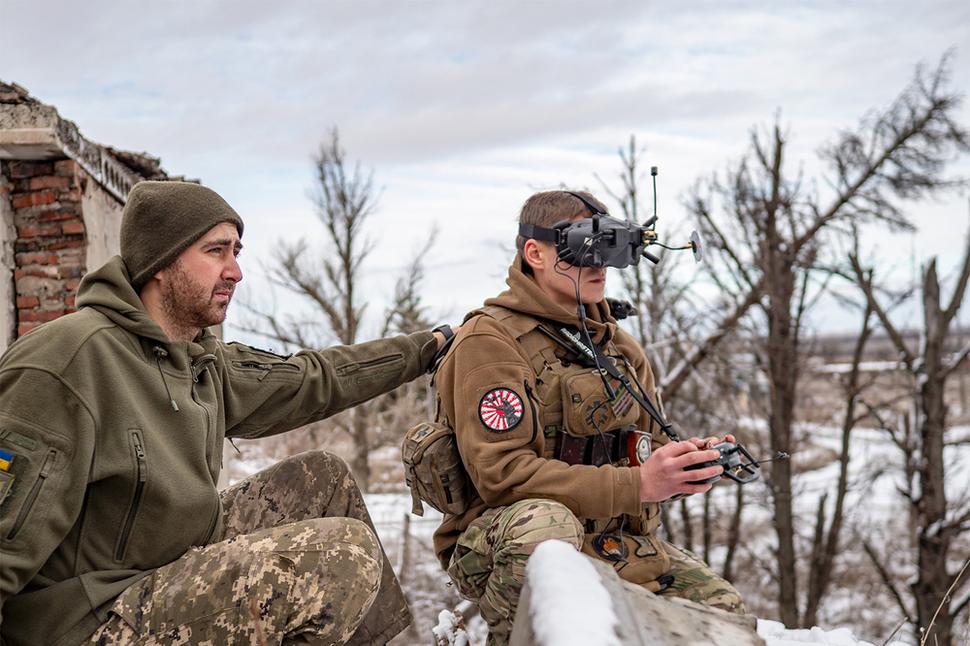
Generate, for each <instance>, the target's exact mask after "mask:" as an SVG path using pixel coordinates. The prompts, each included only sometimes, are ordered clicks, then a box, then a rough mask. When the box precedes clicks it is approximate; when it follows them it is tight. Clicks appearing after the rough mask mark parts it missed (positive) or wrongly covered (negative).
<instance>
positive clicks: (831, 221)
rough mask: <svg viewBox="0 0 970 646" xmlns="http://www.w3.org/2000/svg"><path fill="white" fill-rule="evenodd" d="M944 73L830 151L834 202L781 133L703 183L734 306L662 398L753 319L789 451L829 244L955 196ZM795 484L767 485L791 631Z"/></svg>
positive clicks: (962, 144)
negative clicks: (805, 337)
mask: <svg viewBox="0 0 970 646" xmlns="http://www.w3.org/2000/svg"><path fill="white" fill-rule="evenodd" d="M947 63H948V57H944V58H943V60H942V61H941V63H940V65H939V66H938V67H937V68H936V69H935V70H934V71H933V72H931V73H929V74H927V73H925V71H924V70H923V69H922V68H918V69H917V72H916V74H915V76H914V79H913V81H912V82H911V83H910V84H909V86H907V87H906V89H905V90H904V91H903V92H902V93H901V94H900V95H899V97H898V98H897V99H896V100H895V101H894V102H893V103H892V104H891V105H890V106H889V107H888V108H887V109H885V110H883V111H881V112H876V113H873V114H871V115H870V116H868V117H866V118H865V119H863V121H862V123H861V124H860V125H859V127H858V128H857V129H855V130H853V131H845V132H842V133H840V135H839V136H838V138H837V141H836V143H835V144H833V145H831V146H830V147H828V148H826V149H824V150H823V153H822V155H823V161H825V162H827V165H828V174H827V175H826V180H827V182H828V185H829V189H830V191H829V193H831V195H830V196H829V197H828V198H827V199H822V198H821V197H820V195H819V193H818V190H817V189H815V188H811V187H807V186H806V185H805V182H804V179H803V178H802V177H801V176H800V174H794V175H792V174H790V173H789V172H788V171H787V169H786V165H785V163H784V161H785V149H786V137H787V135H786V134H785V133H783V132H782V129H781V128H780V126H778V125H777V124H776V125H775V126H774V127H772V128H771V129H769V130H767V131H754V132H753V133H752V135H751V145H750V149H749V151H748V152H747V153H746V154H745V156H744V157H743V158H742V159H741V160H740V161H739V162H738V163H737V164H736V165H734V166H733V167H731V168H730V169H729V170H728V172H727V173H726V175H725V177H724V179H720V178H718V177H717V176H714V177H713V178H711V179H709V180H706V181H702V182H699V183H698V185H697V186H696V187H695V189H694V191H693V192H692V194H691V196H690V198H689V200H688V205H687V206H688V208H689V210H690V211H691V213H692V214H693V215H694V217H695V218H696V219H697V221H698V222H699V224H700V226H701V228H702V230H703V232H704V233H705V237H706V239H707V241H708V244H709V247H711V248H713V249H714V251H715V255H716V262H715V263H714V267H713V270H712V271H711V273H710V275H711V277H712V278H713V279H714V280H715V281H716V283H717V284H718V285H719V286H720V288H721V289H722V290H723V292H724V293H725V294H727V295H729V298H730V302H731V303H732V305H731V306H730V307H729V308H728V309H727V312H726V314H725V315H724V317H723V319H722V323H721V324H720V325H717V326H715V328H714V330H713V332H712V333H711V335H710V336H709V337H708V338H707V339H705V341H703V342H701V343H700V344H698V345H697V346H696V348H693V349H692V350H691V351H690V352H689V353H688V355H687V357H686V358H685V360H684V361H683V362H681V364H680V365H678V366H676V367H674V368H673V369H672V370H671V371H670V373H669V374H668V378H667V380H666V381H665V382H664V387H665V394H669V392H670V391H671V390H674V391H676V390H677V389H678V388H679V387H680V386H681V385H682V384H683V383H684V380H685V379H686V376H687V373H689V370H690V368H691V367H692V366H694V365H697V364H699V363H700V361H702V360H703V359H704V358H705V356H706V355H707V354H709V353H710V351H711V349H712V348H713V346H714V345H715V344H716V343H717V342H719V340H720V339H721V338H723V336H724V335H726V334H727V333H728V331H729V329H730V328H731V327H733V326H735V325H736V324H737V323H738V322H739V321H740V320H741V318H742V317H744V316H746V315H748V314H749V313H750V310H751V308H752V307H756V308H757V309H756V310H755V311H754V313H755V314H757V315H758V318H759V320H761V321H762V325H763V328H762V329H763V335H764V346H763V348H762V350H761V353H762V355H763V357H764V364H765V366H766V373H767V377H768V381H769V384H770V390H769V413H768V427H769V432H770V444H771V449H772V450H773V451H785V452H788V453H790V452H791V451H792V449H793V446H794V443H795V440H796V438H795V437H794V436H793V431H794V421H795V419H794V411H795V402H796V394H797V387H798V381H799V376H800V368H799V359H798V358H799V351H800V348H801V341H802V334H803V320H804V315H805V313H806V311H808V310H809V309H810V308H811V307H812V305H813V303H814V302H815V300H816V299H817V298H818V296H819V294H820V293H821V292H822V291H823V289H824V286H825V283H826V280H827V277H826V276H825V275H824V274H823V275H821V276H820V275H817V274H816V273H815V271H814V268H815V267H816V264H817V262H818V256H819V253H820V249H821V247H822V244H823V242H825V241H828V240H830V239H832V238H834V237H837V236H840V235H843V234H844V231H845V229H844V228H845V227H846V226H848V225H853V224H861V223H867V222H879V223H881V224H883V225H888V226H890V227H892V228H894V229H904V228H909V227H911V224H910V222H909V221H908V220H907V218H906V217H905V215H904V213H903V212H902V211H901V209H900V206H899V205H898V203H897V200H898V199H899V198H917V197H922V196H925V195H927V194H929V193H932V192H934V191H936V190H938V189H941V188H944V187H947V186H950V185H952V183H951V182H948V181H947V180H945V179H943V177H942V169H943V167H944V165H945V163H946V162H947V161H949V160H950V159H951V157H952V156H953V155H954V154H955V152H958V151H966V150H967V149H968V135H967V133H966V131H965V130H963V129H962V128H960V127H959V126H958V125H957V124H956V123H955V122H954V121H953V114H954V113H955V112H956V110H957V109H958V107H959V105H960V100H961V97H960V96H959V95H958V94H956V93H954V92H952V91H950V90H948V89H947V87H946V85H947V79H948V66H947ZM792 475H793V473H792V465H791V463H789V462H784V461H783V462H777V463H775V464H774V465H773V467H772V469H771V473H770V475H769V476H768V478H767V481H768V483H769V486H770V492H771V497H772V504H773V507H774V514H773V523H774V529H775V533H776V535H777V547H776V550H777V553H776V556H777V575H778V576H777V578H778V586H779V589H778V612H779V615H780V618H781V620H782V621H783V622H785V623H786V624H788V625H795V624H797V623H798V622H799V613H798V603H797V596H796V593H797V590H798V587H797V580H796V565H797V555H796V546H795V538H796V536H795V531H794V522H795V517H794V505H793V500H792V495H793V493H792Z"/></svg>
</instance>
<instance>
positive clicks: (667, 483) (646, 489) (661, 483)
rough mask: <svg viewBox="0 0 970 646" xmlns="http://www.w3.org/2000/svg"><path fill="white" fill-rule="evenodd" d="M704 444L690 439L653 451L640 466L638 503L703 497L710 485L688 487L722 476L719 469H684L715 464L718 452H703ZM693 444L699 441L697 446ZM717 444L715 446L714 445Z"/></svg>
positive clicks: (705, 441) (702, 441)
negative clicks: (711, 462) (683, 497)
mask: <svg viewBox="0 0 970 646" xmlns="http://www.w3.org/2000/svg"><path fill="white" fill-rule="evenodd" d="M710 439H715V440H716V438H708V439H707V440H698V438H691V440H687V441H684V442H670V443H669V444H665V445H664V446H662V447H660V448H659V449H657V450H656V451H654V452H653V453H652V454H651V455H650V457H649V458H648V459H647V461H646V462H645V463H644V464H642V465H640V467H639V469H640V501H641V502H661V501H663V500H667V499H668V498H670V497H671V496H675V495H677V494H693V493H705V492H707V491H710V489H711V487H712V486H713V485H712V483H707V484H690V482H692V481H697V480H706V479H708V478H713V477H714V476H718V475H721V473H723V472H724V468H723V467H721V466H719V465H718V466H713V467H705V468H703V469H697V470H695V471H685V470H684V469H685V467H689V466H691V465H694V464H700V463H701V462H709V461H712V460H717V459H718V458H719V457H720V453H719V452H718V451H714V450H710V449H707V448H702V446H700V445H699V443H700V444H703V446H705V447H706V443H707V441H708V440H710ZM694 440H698V442H697V443H695V442H694ZM715 443H716V442H715Z"/></svg>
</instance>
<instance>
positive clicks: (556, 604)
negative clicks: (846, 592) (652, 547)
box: [509, 541, 765, 646]
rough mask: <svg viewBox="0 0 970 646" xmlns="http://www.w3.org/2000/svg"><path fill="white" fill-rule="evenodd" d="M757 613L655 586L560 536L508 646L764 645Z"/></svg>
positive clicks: (539, 564) (535, 558)
mask: <svg viewBox="0 0 970 646" xmlns="http://www.w3.org/2000/svg"><path fill="white" fill-rule="evenodd" d="M756 626H757V620H756V619H755V618H754V617H740V616H738V615H734V614H731V613H728V612H724V611H723V610H717V609H715V608H708V607H706V606H702V605H700V604H696V603H692V602H690V601H685V600H682V599H673V598H670V597H665V598H660V597H658V596H657V595H655V594H653V593H652V592H650V591H648V590H646V589H644V588H642V587H640V586H637V585H633V584H631V583H627V582H625V581H623V580H622V579H620V577H619V576H617V574H616V572H614V570H613V568H611V567H609V566H608V565H607V564H605V563H602V562H599V561H597V560H595V559H591V558H589V557H588V556H586V555H584V554H581V553H580V552H577V551H576V550H575V549H574V548H573V547H572V546H570V545H568V544H566V543H563V542H561V541H546V542H545V543H542V544H541V545H539V546H538V547H537V548H536V550H535V552H534V553H533V555H532V557H531V558H530V559H529V562H528V564H527V566H526V582H525V586H524V587H523V589H522V596H521V597H520V598H519V608H518V612H517V613H516V615H515V623H514V625H513V628H512V635H511V639H510V641H509V646H593V645H595V646H607V645H610V646H612V645H616V646H647V645H648V644H649V645H651V646H654V645H655V646H666V645H669V646H684V645H690V644H732V646H764V643H765V642H764V641H763V640H762V639H761V637H759V636H758V633H757V632H756Z"/></svg>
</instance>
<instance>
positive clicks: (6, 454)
mask: <svg viewBox="0 0 970 646" xmlns="http://www.w3.org/2000/svg"><path fill="white" fill-rule="evenodd" d="M13 456H14V454H13V453H12V452H10V451H4V450H3V449H0V471H7V470H8V469H10V463H11V462H13Z"/></svg>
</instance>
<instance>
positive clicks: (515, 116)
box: [0, 0, 970, 336]
mask: <svg viewBox="0 0 970 646" xmlns="http://www.w3.org/2000/svg"><path fill="white" fill-rule="evenodd" d="M0 6H2V12H0V79H3V80H4V81H7V82H16V83H18V84H20V85H22V86H24V87H26V88H27V89H28V90H29V91H30V92H31V93H32V94H33V95H34V96H35V97H37V98H38V99H40V100H42V101H44V102H46V103H50V104H53V105H55V106H56V107H57V108H58V110H59V111H60V113H61V115H62V116H63V117H65V118H68V119H71V120H73V121H75V122H76V123H77V124H78V126H79V127H80V129H81V131H82V133H83V134H84V135H85V136H86V137H88V138H89V139H92V140H94V141H98V142H100V143H104V144H108V145H111V146H115V147H118V148H123V149H129V150H137V151H147V152H148V153H150V154H152V155H155V156H159V157H161V159H162V162H163V166H164V167H165V169H166V170H167V171H168V172H170V173H172V174H176V175H186V176H188V177H194V178H199V179H201V180H202V181H203V182H204V183H205V184H207V185H209V186H211V187H212V188H214V189H216V190H217V191H219V192H220V193H221V194H222V195H223V196H225V197H226V198H227V199H228V201H229V202H230V203H231V204H233V205H234V206H235V207H236V209H237V210H238V211H239V212H240V213H241V214H242V216H243V217H244V218H245V220H246V225H247V229H246V236H245V239H244V242H245V243H246V247H247V248H246V250H245V252H244V271H246V272H247V274H248V275H247V279H246V283H248V284H249V285H250V287H251V295H252V297H253V298H256V299H257V300H259V299H265V301H266V302H269V295H268V294H267V293H266V290H265V288H264V287H262V286H261V284H260V281H259V280H258V276H259V274H260V269H259V261H260V260H265V259H266V258H267V257H268V254H269V251H270V249H271V248H272V246H273V244H274V243H275V241H276V240H278V239H279V238H280V237H284V238H286V239H297V238H306V239H308V240H310V241H315V240H322V234H321V229H320V226H319V224H318V222H317V220H316V219H315V217H314V215H313V209H312V204H311V202H310V200H309V199H308V198H307V192H308V190H309V189H311V187H312V184H313V174H312V166H311V157H312V155H313V154H314V152H315V150H316V149H317V147H318V145H319V143H320V141H321V140H322V139H323V138H324V137H325V136H326V133H327V132H328V130H329V129H330V128H331V127H332V126H338V127H339V129H340V131H341V135H342V138H343V141H344V144H345V146H346V148H347V151H348V154H349V157H350V158H351V159H355V160H360V161H361V162H363V163H364V164H365V165H366V166H367V167H370V168H373V169H374V176H375V183H376V184H377V185H378V186H379V187H381V189H382V195H381V199H380V207H379V210H378V212H377V214H376V215H375V216H374V217H373V219H372V221H371V222H370V225H369V230H368V233H369V235H370V236H371V237H372V238H373V239H374V240H375V241H376V244H377V246H376V248H375V251H374V252H373V254H372V256H371V257H370V259H369V261H368V264H367V272H368V280H367V294H368V296H369V298H368V300H369V302H370V310H369V311H370V313H371V314H372V320H371V321H370V322H369V327H368V330H367V334H366V336H372V335H373V334H375V333H376V332H377V322H376V315H377V314H378V313H379V312H380V310H381V309H382V308H383V306H384V304H385V303H386V301H387V298H388V296H389V295H390V293H391V292H392V290H393V284H394V279H395V276H396V275H397V274H398V272H400V271H401V269H402V267H403V266H404V265H405V264H406V263H407V261H408V258H409V257H410V255H411V254H412V252H413V250H414V249H416V248H417V247H419V246H420V244H421V241H422V240H423V238H424V237H425V236H426V235H427V232H428V231H429V230H430V229H431V227H432V226H433V225H434V224H435V223H437V225H438V226H439V227H440V229H441V234H440V237H439V241H438V243H437V245H436V246H435V248H434V249H433V250H432V252H431V254H430V256H429V257H428V258H427V265H428V269H429V273H430V275H429V278H428V281H427V284H426V289H425V298H426V300H427V301H428V302H429V304H430V305H431V307H432V309H433V311H434V312H435V313H437V314H439V315H441V316H443V317H448V318H458V317H460V315H461V314H462V313H463V312H464V311H466V310H468V309H470V308H472V307H475V306H477V305H478V304H479V303H480V302H481V300H482V299H483V298H485V297H486V296H488V295H490V294H493V293H495V292H497V291H498V290H499V289H500V288H501V287H502V285H503V280H504V274H505V268H506V266H507V264H508V261H509V257H508V255H507V254H506V253H504V252H503V250H502V246H503V245H504V246H505V248H509V246H510V244H509V243H510V241H511V239H512V237H513V236H514V231H515V224H514V223H515V217H516V214H517V211H518V209H519V207H520V206H521V203H522V202H523V201H524V200H525V198H526V197H528V195H529V194H530V193H532V192H534V191H535V190H537V189H542V188H555V187H557V186H559V185H560V184H566V185H568V186H573V187H589V188H591V189H593V190H594V191H595V190H596V189H597V188H598V183H597V181H596V179H595V175H596V174H598V175H600V176H602V177H604V178H607V179H610V178H612V177H613V176H614V174H615V173H616V172H617V170H618V160H617V156H616V151H617V148H618V147H619V146H622V145H624V144H625V143H626V142H627V140H628V139H629V137H630V135H631V134H635V135H636V136H637V139H638V141H639V143H641V144H642V145H644V146H645V147H646V158H645V159H646V162H647V164H648V165H657V166H659V167H660V177H659V180H660V196H659V201H660V212H661V220H660V224H659V227H658V228H659V229H660V231H661V233H663V231H664V230H665V229H666V230H668V231H670V232H671V233H673V232H674V231H679V232H683V231H684V229H686V228H688V227H689V226H690V225H689V224H688V223H686V221H685V216H684V211H683V208H682V206H681V204H680V197H681V196H682V195H683V192H684V191H685V190H686V188H687V187H688V186H689V185H690V184H691V183H692V182H693V181H695V180H696V178H698V177H699V176H703V175H708V174H710V173H711V172H713V171H715V170H720V169H723V168H724V166H725V165H726V164H727V163H728V162H729V161H730V160H732V159H736V158H737V157H738V156H739V155H741V154H742V153H743V152H744V149H745V145H746V143H747V140H748V136H749V131H750V128H751V127H752V126H753V125H758V124H766V123H770V122H771V120H772V119H773V117H774V115H775V114H777V113H780V115H781V121H782V123H783V125H785V126H786V127H788V128H789V132H790V136H791V144H792V146H791V150H790V152H789V159H790V160H791V161H790V163H791V164H792V168H797V167H799V166H801V167H803V168H804V169H805V170H806V173H807V174H808V175H809V176H812V175H813V173H814V171H815V170H816V167H815V151H816V150H817V149H818V148H819V147H820V146H822V145H824V144H825V143H828V142H830V141H831V140H832V139H833V137H834V134H835V133H836V132H837V130H838V129H840V128H846V127H851V126H853V125H854V124H855V123H857V121H858V119H859V118H860V117H862V116H863V115H864V114H865V113H866V112H867V111H868V110H870V109H873V108H879V107H884V106H885V105H887V104H888V103H889V102H890V101H891V100H892V99H893V97H895V96H896V95H897V94H898V92H899V91H900V90H901V89H902V88H903V87H904V86H905V84H906V82H907V81H908V80H909V79H910V78H911V77H912V74H913V70H914V66H915V65H916V64H917V63H919V62H920V61H922V62H925V63H928V64H929V65H930V66H933V65H935V64H936V62H937V61H938V60H939V58H940V56H941V55H942V54H943V53H944V51H946V50H947V49H948V48H950V47H956V54H955V57H954V58H953V62H952V71H953V85H954V87H956V88H959V89H962V90H967V89H970V3H967V2H965V1H953V2H949V1H936V2H923V3H915V2H853V3H846V2H802V3H782V2H760V3H758V2H725V1H721V2H693V3H692V2H682V3H659V2H604V1H602V0H601V1H600V2H596V3H593V2H553V1H541V2H540V1H532V2H528V1H524V0H523V1H519V2H501V1H495V0H493V1H491V2H419V1H410V2H405V1H398V2H391V1H384V2H363V1H357V2H349V1H347V2H343V1H340V2H337V1H326V2H323V1H317V2H291V1H288V0H279V1H277V2H248V1H247V2H240V1H234V2H214V1H205V0H195V1H193V2H165V1H157V2H153V3H148V4H146V3H118V2H101V1H90V0H89V1H86V2H84V3H77V2H65V1H62V0H50V1H48V2H43V3H38V2H33V1H31V2H27V1H20V0H0ZM961 114H962V116H961V121H962V123H963V124H965V125H968V124H970V106H967V105H965V106H964V107H963V109H962V113H961ZM951 173H952V174H963V175H970V162H968V160H967V159H962V160H959V162H958V163H957V164H955V165H954V166H953V167H952V168H951ZM644 188H646V187H644ZM912 212H913V213H914V214H917V213H918V215H917V216H916V217H914V219H915V220H916V221H917V223H918V224H919V226H920V232H919V233H918V234H917V235H915V236H902V237H896V238H890V237H887V236H880V235H877V234H876V233H874V232H873V233H872V234H871V238H870V242H871V246H872V247H873V249H874V253H878V254H879V255H880V257H882V258H885V263H886V265H887V270H888V269H892V270H893V271H894V272H895V273H896V274H897V275H901V274H905V273H906V271H907V270H906V268H907V267H911V266H912V262H911V261H910V260H909V258H910V256H911V255H912V254H913V253H915V255H916V257H917V258H918V259H920V260H922V259H925V258H926V257H928V256H929V255H932V254H938V255H940V256H941V263H942V265H943V268H944V269H952V268H953V267H954V266H955V265H956V263H957V261H958V259H959V256H960V253H961V248H962V244H963V239H964V238H963V235H964V232H965V231H966V230H967V227H968V223H970V209H968V205H967V197H966V195H965V194H963V195H959V194H953V195H951V196H949V197H947V198H946V199H944V200H943V201H940V202H934V203H931V204H922V205H916V206H914V207H913V211H912ZM680 235H685V234H683V233H681V234H680ZM672 241H676V240H672ZM690 271H694V270H693V269H691V270H690ZM819 319H820V320H819V322H818V325H819V326H822V325H823V321H824V325H826V326H828V327H835V328H854V327H855V323H854V322H853V321H852V320H851V318H840V317H839V316H835V315H833V316H823V317H819ZM232 320H233V318H232V316H231V318H230V322H232ZM963 320H964V321H970V316H964V317H963Z"/></svg>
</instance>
